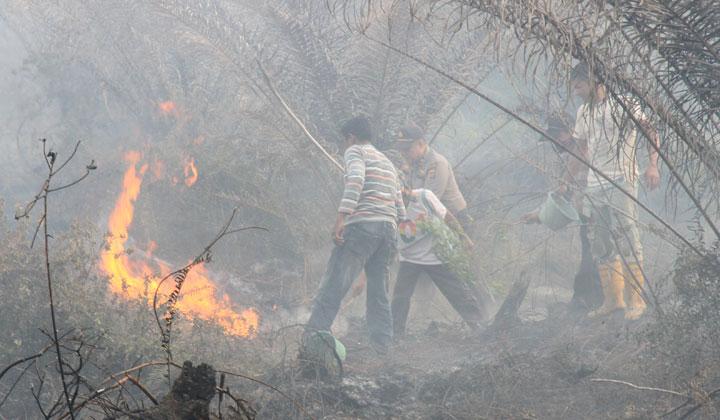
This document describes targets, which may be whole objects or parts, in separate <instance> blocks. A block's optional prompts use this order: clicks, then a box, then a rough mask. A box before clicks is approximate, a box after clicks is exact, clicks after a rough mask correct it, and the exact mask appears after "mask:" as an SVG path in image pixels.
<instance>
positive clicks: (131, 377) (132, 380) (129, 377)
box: [126, 375, 159, 405]
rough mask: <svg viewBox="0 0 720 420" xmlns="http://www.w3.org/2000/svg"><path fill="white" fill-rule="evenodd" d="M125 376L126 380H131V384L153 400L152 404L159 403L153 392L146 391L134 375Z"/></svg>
mask: <svg viewBox="0 0 720 420" xmlns="http://www.w3.org/2000/svg"><path fill="white" fill-rule="evenodd" d="M126 378H128V380H129V381H130V382H132V383H133V385H135V386H136V387H138V389H140V391H142V392H143V394H145V395H146V396H147V397H148V398H149V399H150V401H152V402H153V404H155V405H158V404H159V403H158V400H157V398H155V397H154V396H153V394H151V393H150V391H148V389H147V388H145V386H143V384H141V383H140V381H139V380H138V379H137V378H135V377H133V376H130V375H127V376H126Z"/></svg>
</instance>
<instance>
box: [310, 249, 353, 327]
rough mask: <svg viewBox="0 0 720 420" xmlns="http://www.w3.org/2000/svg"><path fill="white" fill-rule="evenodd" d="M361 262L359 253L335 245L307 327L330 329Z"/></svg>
mask: <svg viewBox="0 0 720 420" xmlns="http://www.w3.org/2000/svg"><path fill="white" fill-rule="evenodd" d="M363 262H364V261H363V258H361V256H360V255H357V254H355V253H353V251H351V250H349V249H348V248H346V247H345V246H336V247H335V248H334V249H333V251H332V254H331V255H330V260H329V262H328V267H327V272H326V274H325V276H324V280H323V284H322V286H321V287H320V291H319V292H318V294H317V296H316V297H315V302H314V304H313V309H312V314H311V315H310V319H309V320H308V323H307V326H308V328H310V329H312V330H330V327H331V326H332V324H333V321H334V320H335V317H336V316H337V313H338V311H339V310H340V303H341V302H342V299H343V297H345V294H347V292H348V289H350V285H351V284H352V282H353V281H354V280H355V279H356V278H357V276H358V275H359V274H360V272H361V271H362V267H363Z"/></svg>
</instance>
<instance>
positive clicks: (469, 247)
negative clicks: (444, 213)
mask: <svg viewBox="0 0 720 420" xmlns="http://www.w3.org/2000/svg"><path fill="white" fill-rule="evenodd" d="M462 243H463V245H464V246H465V248H466V249H467V250H472V249H473V248H475V242H473V241H472V239H470V237H469V236H467V235H463V237H462Z"/></svg>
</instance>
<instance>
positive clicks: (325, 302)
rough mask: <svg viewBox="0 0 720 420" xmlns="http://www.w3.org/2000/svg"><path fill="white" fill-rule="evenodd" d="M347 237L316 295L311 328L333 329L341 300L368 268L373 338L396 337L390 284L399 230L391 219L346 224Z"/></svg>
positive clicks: (368, 312) (335, 252) (383, 340)
mask: <svg viewBox="0 0 720 420" xmlns="http://www.w3.org/2000/svg"><path fill="white" fill-rule="evenodd" d="M343 238H344V239H345V241H344V243H343V244H342V245H337V246H335V248H334V249H333V251H332V254H331V255H330V261H329V262H328V267H327V272H326V273H325V277H324V281H323V284H322V286H321V287H320V291H319V292H318V295H317V296H316V297H315V302H314V304H313V310H312V314H311V315H310V320H309V321H308V324H307V326H308V329H309V330H330V327H331V326H332V323H333V321H335V317H336V316H337V313H338V311H339V310H340V303H341V302H342V299H343V298H344V297H345V295H346V294H347V292H348V290H349V289H350V286H351V285H352V283H353V281H355V279H356V278H357V277H358V275H360V272H361V271H362V270H363V269H364V270H365V275H366V276H367V304H366V319H367V326H368V330H369V332H370V339H371V340H372V341H373V342H375V343H377V344H380V345H387V344H389V343H390V341H391V340H392V316H391V314H390V303H389V302H388V295H387V284H388V280H389V277H390V263H391V262H392V260H393V258H395V254H396V253H397V230H396V228H395V226H394V225H393V224H392V223H389V222H357V223H351V224H349V225H347V226H346V227H345V232H344V234H343Z"/></svg>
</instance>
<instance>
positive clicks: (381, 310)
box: [307, 117, 406, 353]
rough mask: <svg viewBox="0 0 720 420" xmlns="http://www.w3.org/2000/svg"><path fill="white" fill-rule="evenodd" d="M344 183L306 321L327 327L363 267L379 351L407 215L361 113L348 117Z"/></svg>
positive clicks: (388, 327)
mask: <svg viewBox="0 0 720 420" xmlns="http://www.w3.org/2000/svg"><path fill="white" fill-rule="evenodd" d="M341 131H342V134H343V136H344V138H345V146H346V147H347V149H346V151H345V189H344V192H343V196H342V200H341V201H340V206H339V208H338V215H337V219H336V221H335V228H334V229H333V239H334V241H335V245H336V246H335V248H334V249H333V252H332V255H331V256H330V261H329V262H328V268H327V272H326V273H325V277H324V280H323V284H322V286H321V287H320V291H319V292H318V295H317V296H316V298H315V302H314V304H313V310H312V314H311V315H310V320H309V321H308V324H307V328H308V331H309V332H313V331H318V330H330V327H331V326H332V323H333V321H334V320H335V317H336V316H337V313H338V310H339V309H340V303H341V301H342V299H343V297H345V295H346V294H347V292H348V290H349V289H350V286H351V285H352V282H353V281H354V280H355V279H356V278H357V277H358V275H359V274H360V272H361V271H362V270H363V269H364V270H365V274H366V276H367V308H366V311H367V312H366V320H367V326H368V330H369V332H370V342H371V344H372V345H373V347H374V348H375V349H376V350H377V351H378V352H380V353H384V352H386V351H387V348H388V345H389V344H390V342H391V340H392V316H391V315H390V304H389V301H388V296H387V283H388V278H389V273H390V263H391V262H392V260H393V258H394V257H395V254H396V251H397V225H398V222H399V221H404V220H405V219H406V214H405V206H404V204H403V201H402V190H401V186H400V182H399V179H398V175H397V172H396V169H395V167H394V166H393V164H392V163H391V162H390V161H389V160H388V158H387V157H385V155H383V154H382V153H381V152H379V151H378V150H377V149H376V148H375V146H373V145H372V143H371V138H372V130H371V127H370V123H369V122H368V120H367V119H366V118H364V117H356V118H353V119H351V120H349V121H347V122H346V123H345V124H344V125H343V127H342V130H341Z"/></svg>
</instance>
